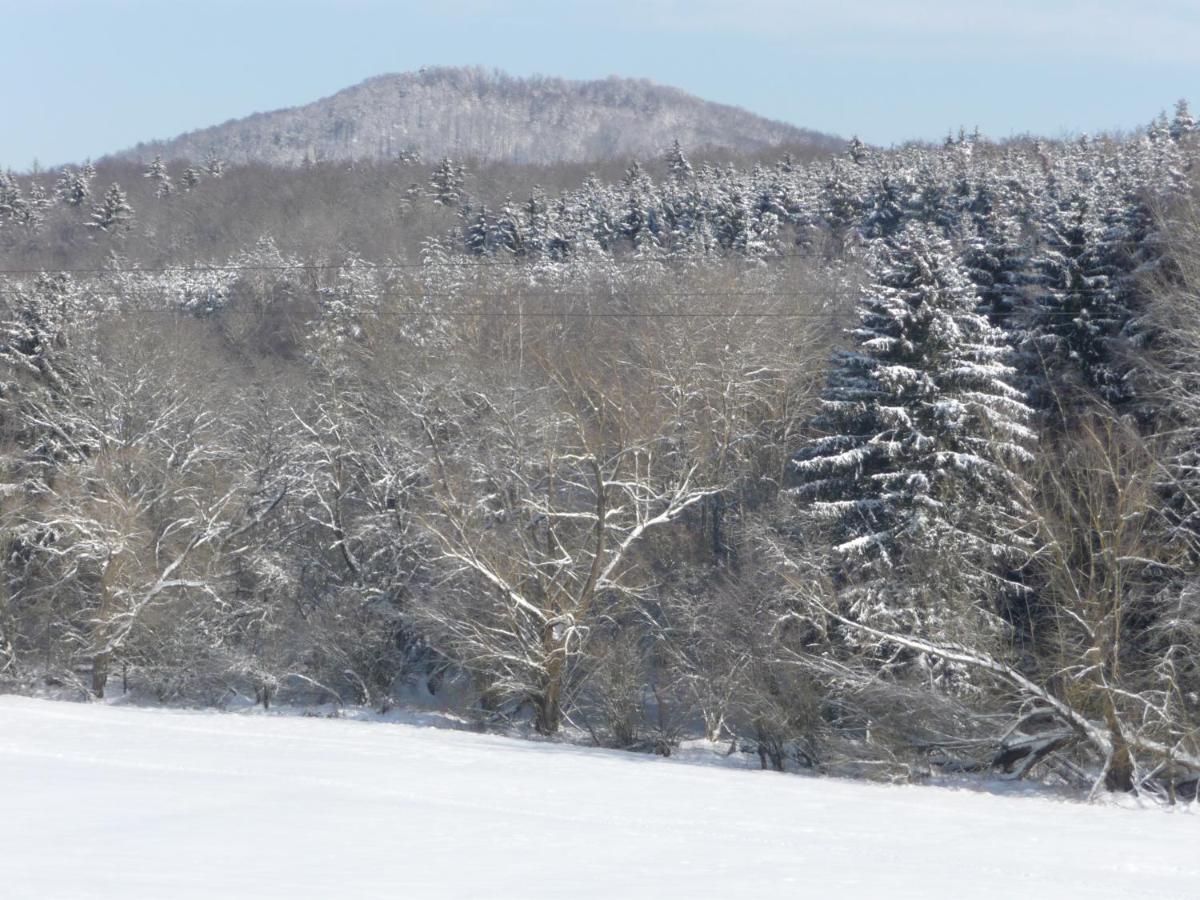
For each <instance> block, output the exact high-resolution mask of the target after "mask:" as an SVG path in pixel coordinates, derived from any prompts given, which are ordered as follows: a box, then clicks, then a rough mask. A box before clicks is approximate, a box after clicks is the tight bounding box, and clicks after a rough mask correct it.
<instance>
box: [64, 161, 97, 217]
mask: <svg viewBox="0 0 1200 900" xmlns="http://www.w3.org/2000/svg"><path fill="white" fill-rule="evenodd" d="M88 169H91V165H90V164H89V165H88V166H87V167H86V168H84V169H80V170H76V171H72V170H71V168H70V167H68V166H64V167H63V170H62V172H61V173H60V174H59V176H58V181H56V182H55V183H54V196H55V198H56V199H57V200H58V201H59V202H60V203H65V204H66V205H67V206H75V207H80V206H83V205H84V204H85V203H87V202H88V200H90V199H91V196H92V184H91V181H92V179H91V176H90V175H89V174H88ZM92 171H93V172H94V171H95V170H94V169H92Z"/></svg>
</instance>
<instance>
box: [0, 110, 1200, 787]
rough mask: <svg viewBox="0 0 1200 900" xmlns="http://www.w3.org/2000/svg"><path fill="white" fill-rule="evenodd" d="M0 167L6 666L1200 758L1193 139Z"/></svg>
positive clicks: (208, 686) (678, 727)
mask: <svg viewBox="0 0 1200 900" xmlns="http://www.w3.org/2000/svg"><path fill="white" fill-rule="evenodd" d="M663 143H664V145H666V146H664V148H663V152H662V154H661V156H659V157H658V158H655V159H648V160H642V161H640V162H631V163H628V164H620V165H618V164H615V163H611V162H607V163H597V164H596V165H595V166H588V165H585V164H561V165H557V166H549V165H547V166H516V165H504V164H497V163H489V164H479V165H477V164H475V163H473V162H472V161H471V160H452V159H441V160H423V159H421V158H420V157H419V156H418V155H416V154H414V153H409V152H405V153H401V154H398V155H397V156H396V158H394V159H389V160H385V161H374V162H365V163H362V162H360V163H354V162H347V161H337V162H331V161H320V160H315V161H313V160H306V162H305V163H304V164H303V165H299V166H294V167H283V166H266V165H255V164H245V165H236V166H235V165H230V164H227V163H225V162H224V161H222V160H221V159H220V158H218V157H217V156H216V155H210V156H208V157H207V158H205V159H201V160H195V161H192V162H190V163H184V162H169V163H168V162H163V161H162V160H161V159H156V160H154V161H153V162H152V163H151V164H149V166H143V165H140V164H136V163H133V162H129V161H122V160H117V159H108V160H99V161H97V162H96V163H95V164H94V165H93V164H91V163H87V164H84V165H79V166H67V167H65V168H63V169H62V170H61V171H55V172H40V171H27V172H22V173H14V172H11V171H9V172H7V173H4V174H0V557H2V559H3V567H2V571H0V690H4V691H11V692H25V693H31V694H43V695H45V694H49V695H54V696H63V697H73V698H102V697H106V696H108V697H111V696H112V695H113V694H129V695H134V696H136V697H138V698H141V699H142V700H144V701H145V702H152V703H161V704H176V705H198V706H213V707H221V706H226V705H228V704H231V703H236V702H241V703H246V702H255V703H258V704H261V705H263V706H264V707H266V706H271V705H274V704H297V705H305V704H311V705H317V704H324V705H332V706H333V707H335V708H342V707H347V706H353V705H363V706H371V707H375V708H377V709H381V710H387V709H389V708H392V707H394V706H396V705H404V704H414V705H421V706H424V707H433V708H437V709H441V710H445V711H449V712H451V713H454V714H456V715H461V716H463V717H466V718H468V719H470V720H471V721H473V722H476V723H478V724H479V726H480V727H483V728H489V729H497V730H505V731H510V732H514V733H520V734H528V735H530V736H542V737H550V736H553V737H554V738H555V739H561V740H570V741H578V742H586V743H593V744H596V745H600V746H605V747H614V748H622V749H627V750H630V751H636V752H644V753H658V754H662V755H670V754H671V753H672V752H673V750H674V749H675V748H676V747H677V746H678V745H679V744H680V742H682V741H684V740H695V739H701V738H703V739H707V740H709V741H711V742H713V743H714V744H715V745H720V746H723V747H725V748H727V751H728V752H729V753H730V754H732V753H746V754H750V756H751V758H753V759H755V760H757V762H756V764H761V766H762V767H763V768H771V769H776V770H779V771H808V772H815V773H823V774H831V775H842V776H852V777H861V778H869V779H884V780H897V781H908V780H913V781H917V780H922V779H925V778H927V777H929V776H930V775H931V774H934V773H956V774H961V775H964V776H972V775H978V776H980V777H983V776H989V777H1000V778H1008V779H1014V780H1016V779H1031V780H1036V781H1039V782H1042V783H1045V784H1051V785H1057V786H1062V787H1064V788H1066V789H1068V790H1072V791H1078V792H1079V793H1081V794H1086V793H1088V792H1096V791H1101V790H1108V791H1116V792H1137V793H1139V794H1145V795H1151V796H1156V797H1161V798H1164V799H1166V800H1168V801H1174V800H1175V799H1176V798H1180V797H1184V798H1193V797H1195V796H1196V793H1197V790H1198V786H1200V207H1198V206H1197V200H1198V198H1200V194H1198V187H1200V169H1198V168H1197V164H1196V163H1197V159H1198V153H1200V135H1198V132H1197V124H1196V121H1195V120H1194V119H1193V117H1192V115H1191V113H1190V112H1189V109H1188V106H1187V104H1186V103H1185V102H1183V101H1181V102H1180V103H1179V104H1178V106H1177V107H1176V109H1175V112H1174V115H1172V116H1168V115H1160V116H1159V117H1158V118H1157V119H1155V120H1154V121H1153V122H1152V123H1151V124H1150V125H1148V126H1147V127H1145V128H1143V129H1140V130H1137V131H1135V132H1132V133H1129V134H1121V135H1103V136H1099V137H1094V138H1093V137H1087V136H1083V137H1078V138H1072V139H1069V140H1046V139H1035V138H1032V137H1030V138H1020V139H1012V140H1006V141H1003V142H997V141H992V140H988V139H986V138H984V137H982V136H981V135H979V134H970V133H965V132H961V131H960V132H959V133H957V134H953V135H950V136H948V137H947V138H946V140H945V141H944V142H943V143H941V144H937V145H928V144H910V145H905V146H902V147H895V148H891V149H882V148H877V147H872V146H868V145H866V144H864V143H862V142H860V141H858V140H857V139H855V140H852V141H851V142H850V143H849V144H848V146H846V147H845V148H844V150H841V151H838V152H832V153H831V152H825V151H824V150H814V149H812V148H809V149H808V150H806V151H804V152H800V150H799V149H798V150H797V152H795V153H792V154H789V153H786V152H784V151H783V150H780V151H779V152H772V151H768V152H765V153H764V154H762V155H761V156H760V157H754V156H729V155H726V156H721V155H720V154H718V153H709V154H704V153H703V152H702V151H701V152H697V153H695V154H693V153H692V152H691V151H690V150H689V148H686V147H680V145H679V144H678V143H672V142H671V140H670V139H669V137H668V138H667V139H665V140H664V141H663Z"/></svg>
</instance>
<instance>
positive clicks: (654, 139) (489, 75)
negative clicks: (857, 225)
mask: <svg viewBox="0 0 1200 900" xmlns="http://www.w3.org/2000/svg"><path fill="white" fill-rule="evenodd" d="M673 140H678V141H679V143H680V144H681V145H682V146H683V147H684V148H685V149H687V150H689V151H691V150H697V149H700V148H719V149H724V150H732V151H754V150H758V149H761V148H763V147H766V146H771V145H777V144H789V145H801V146H812V147H814V148H819V149H824V148H832V147H835V146H841V141H840V140H839V139H837V138H834V137H832V136H830V135H826V134H821V133H819V132H816V131H810V130H807V129H803V128H796V127H794V126H792V125H787V124H785V123H783V122H776V121H772V120H770V119H765V118H763V117H761V116H757V115H754V114H753V113H750V112H747V111H746V110H744V109H740V108H738V107H734V106H725V105H722V104H719V103H710V102H708V101H706V100H702V99H700V98H698V97H694V96H692V95H691V94H687V93H685V92H683V91H681V90H678V89H676V88H670V87H663V86H661V85H657V84H653V83H651V82H649V81H645V80H640V79H628V78H617V77H612V78H607V79H604V80H601V81H566V80H564V79H561V78H545V77H533V78H515V77H511V76H508V75H505V74H503V73H500V72H493V71H487V70H484V69H479V68H427V69H422V70H421V71H419V72H409V73H405V74H400V75H381V76H378V77H376V78H371V79H368V80H367V81H364V82H362V83H361V84H357V85H355V86H354V87H350V88H346V89H345V90H343V91H339V92H338V93H336V94H334V95H333V96H331V97H326V98H325V99H323V100H317V101H316V102H315V103H309V104H307V105H306V106H297V107H293V108H291V109H281V110H276V111H275V112H266V113H255V114H254V115H252V116H248V117H246V118H244V119H234V120H231V121H228V122H226V123H224V124H223V125H216V126H213V127H211V128H204V129H201V130H199V131H191V132H188V133H187V134H183V135H180V136H178V137H175V138H172V139H170V140H164V141H152V142H148V143H143V144H138V145H137V146H136V147H134V148H132V149H130V150H126V151H123V152H121V153H119V154H116V155H117V156H118V157H121V158H125V159H135V160H142V161H146V160H149V159H151V158H152V157H154V156H155V155H156V154H161V155H162V156H163V157H164V158H165V159H192V160H198V159H203V158H204V157H205V156H207V155H208V154H209V153H210V152H215V153H216V154H217V155H219V156H221V157H222V158H223V159H225V160H227V161H229V162H235V163H242V162H264V163H273V164H283V165H288V164H295V163H299V162H301V161H303V160H304V159H305V158H306V157H307V158H309V159H322V160H349V159H381V158H387V157H393V156H397V155H398V154H400V153H401V152H404V151H415V152H417V153H419V154H421V156H423V157H424V158H426V159H432V158H438V157H441V156H451V157H454V158H457V159H467V158H470V159H476V160H480V161H489V162H491V161H509V162H516V163H554V162H577V161H585V160H594V159H612V158H619V159H627V158H630V157H640V158H643V159H645V158H650V157H653V156H657V155H659V154H661V153H662V151H663V149H664V148H665V147H666V146H668V145H669V144H670V143H671V141H673Z"/></svg>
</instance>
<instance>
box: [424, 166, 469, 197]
mask: <svg viewBox="0 0 1200 900" xmlns="http://www.w3.org/2000/svg"><path fill="white" fill-rule="evenodd" d="M465 183H466V172H465V171H464V169H463V167H462V166H460V165H455V164H454V160H452V159H450V157H448V156H444V157H442V161H441V162H439V163H438V166H437V168H436V169H434V170H433V175H432V176H430V179H429V191H430V196H431V197H432V198H433V202H434V203H437V204H438V205H439V206H457V205H458V204H459V203H461V202H462V199H463V196H464V194H463V185H464V184H465Z"/></svg>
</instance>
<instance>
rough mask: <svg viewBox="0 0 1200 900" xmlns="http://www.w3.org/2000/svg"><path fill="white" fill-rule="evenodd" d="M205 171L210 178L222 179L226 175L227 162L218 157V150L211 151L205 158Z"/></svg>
mask: <svg viewBox="0 0 1200 900" xmlns="http://www.w3.org/2000/svg"><path fill="white" fill-rule="evenodd" d="M204 171H205V172H207V173H208V175H209V177H210V178H220V177H221V176H222V175H224V174H225V161H224V160H223V159H221V157H220V156H218V155H217V151H216V150H210V151H209V152H208V156H206V157H205V158H204Z"/></svg>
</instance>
